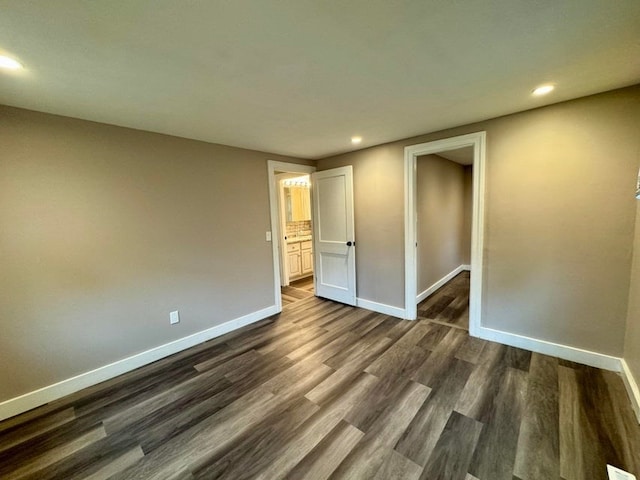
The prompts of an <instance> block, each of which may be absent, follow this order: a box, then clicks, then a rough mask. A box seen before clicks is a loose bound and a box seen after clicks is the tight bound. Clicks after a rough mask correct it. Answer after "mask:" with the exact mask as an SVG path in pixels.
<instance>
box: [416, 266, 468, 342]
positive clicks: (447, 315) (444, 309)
mask: <svg viewBox="0 0 640 480" xmlns="http://www.w3.org/2000/svg"><path fill="white" fill-rule="evenodd" d="M469 285H470V275H469V272H461V273H459V274H458V275H456V276H455V277H454V278H453V279H451V280H450V281H449V282H448V283H446V284H445V285H443V286H442V287H440V288H439V289H438V290H436V291H435V292H434V293H432V294H431V295H430V296H429V297H427V298H426V299H425V300H423V301H422V302H420V304H419V305H418V317H419V318H426V319H429V320H433V321H434V322H438V323H442V324H445V325H450V326H454V327H456V328H462V329H465V330H469Z"/></svg>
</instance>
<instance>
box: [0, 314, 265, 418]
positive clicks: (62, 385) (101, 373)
mask: <svg viewBox="0 0 640 480" xmlns="http://www.w3.org/2000/svg"><path fill="white" fill-rule="evenodd" d="M276 313H278V309H277V307H276V306H275V305H272V306H270V307H267V308H263V309H261V310H258V311H255V312H252V313H249V314H247V315H243V316H242V317H238V318H235V319H233V320H230V321H228V322H225V323H221V324H220V325H216V326H214V327H211V328H208V329H206V330H202V331H201V332H197V333H194V334H192V335H189V336H186V337H183V338H180V339H178V340H174V341H173V342H169V343H165V344H164V345H160V346H158V347H155V348H152V349H150V350H146V351H144V352H141V353H137V354H135V355H132V356H130V357H127V358H123V359H122V360H118V361H117V362H113V363H110V364H108V365H105V366H103V367H99V368H96V369H95V370H91V371H89V372H85V373H81V374H80V375H77V376H75V377H72V378H68V379H66V380H63V381H61V382H58V383H55V384H53V385H49V386H47V387H43V388H40V389H38V390H34V391H33V392H29V393H25V394H24V395H20V396H19V397H15V398H11V399H9V400H5V401H4V402H2V403H0V420H4V419H6V418H9V417H13V416H15V415H18V414H20V413H23V412H26V411H28V410H31V409H33V408H36V407H39V406H41V405H44V404H46V403H49V402H52V401H54V400H57V399H59V398H62V397H64V396H65V395H69V394H71V393H74V392H77V391H79V390H82V389H83V388H87V387H91V386H93V385H97V384H98V383H100V382H104V381H105V380H109V379H111V378H113V377H117V376H118V375H122V374H123V373H127V372H130V371H132V370H135V369H136V368H139V367H142V366H144V365H147V364H149V363H152V362H155V361H157V360H160V359H161V358H164V357H168V356H169V355H173V354H174V353H178V352H181V351H182V350H186V349H187V348H190V347H193V346H195V345H198V344H200V343H202V342H206V341H207V340H211V339H212V338H215V337H219V336H220V335H224V334H225V333H229V332H231V331H233V330H236V329H238V328H241V327H244V326H245V325H249V324H251V323H254V322H257V321H259V320H262V319H265V318H267V317H270V316H271V315H275V314H276Z"/></svg>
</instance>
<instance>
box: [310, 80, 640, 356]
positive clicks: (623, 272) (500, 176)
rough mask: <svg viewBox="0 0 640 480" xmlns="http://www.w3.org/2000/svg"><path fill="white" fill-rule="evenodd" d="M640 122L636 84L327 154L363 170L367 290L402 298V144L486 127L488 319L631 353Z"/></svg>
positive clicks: (361, 245) (376, 296)
mask: <svg viewBox="0 0 640 480" xmlns="http://www.w3.org/2000/svg"><path fill="white" fill-rule="evenodd" d="M639 125H640V86H634V87H629V88H625V89H620V90H614V91H611V92H606V93H603V94H599V95H594V96H590V97H585V98H581V99H577V100H572V101H569V102H564V103H559V104H556V105H551V106H548V107H544V108H539V109H535V110H529V111H526V112H522V113H518V114H514V115H509V116H505V117H500V118H496V119H493V120H488V121H485V122H480V123H476V124H472V125H466V126H462V127H458V128H453V129H449V130H446V131H441V132H436V133H432V134H428V135H422V136H419V137H413V138H410V139H406V140H402V141H398V142H394V143H390V144H385V145H381V146H378V147H372V148H368V149H364V150H361V151H357V152H352V153H348V154H343V155H339V156H335V157H330V158H326V159H321V160H319V161H318V168H319V169H320V170H323V169H327V168H332V167H337V166H342V165H353V167H354V183H355V185H354V189H355V192H356V196H355V202H356V204H355V211H356V235H357V237H358V256H357V274H358V296H359V297H361V298H366V299H368V300H372V301H377V302H381V303H387V304H390V305H393V306H396V307H403V306H404V282H403V281H402V278H403V275H404V264H403V242H404V238H403V237H404V230H403V224H404V223H403V222H404V220H403V217H404V202H403V192H404V189H403V168H404V154H403V149H404V147H405V146H407V145H415V144H418V143H423V142H428V141H431V140H437V139H442V138H448V137H452V136H456V135H461V134H465V133H471V132H477V131H486V132H487V159H486V161H487V164H486V195H485V208H486V211H485V213H486V217H485V245H484V260H485V263H484V271H483V272H482V276H483V285H484V298H483V315H482V319H483V325H484V326H486V327H490V328H495V329H498V330H503V331H507V332H511V333H516V334H520V335H525V336H528V337H533V338H537V339H542V340H547V341H551V342H556V343H560V344H564V345H569V346H574V347H579V348H583V349H587V350H592V351H596V352H600V353H604V354H609V355H614V356H621V355H622V351H623V343H624V330H625V319H626V316H627V299H628V292H629V276H630V264H631V252H632V245H633V229H634V221H635V220H634V219H635V204H634V203H632V202H631V203H630V202H629V198H630V196H633V192H634V187H635V177H636V174H637V163H638V152H639V151H640V135H638V126H639ZM363 279H364V280H363Z"/></svg>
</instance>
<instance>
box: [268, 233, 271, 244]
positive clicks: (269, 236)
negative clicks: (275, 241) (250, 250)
mask: <svg viewBox="0 0 640 480" xmlns="http://www.w3.org/2000/svg"><path fill="white" fill-rule="evenodd" d="M270 241H271V232H267V242H270Z"/></svg>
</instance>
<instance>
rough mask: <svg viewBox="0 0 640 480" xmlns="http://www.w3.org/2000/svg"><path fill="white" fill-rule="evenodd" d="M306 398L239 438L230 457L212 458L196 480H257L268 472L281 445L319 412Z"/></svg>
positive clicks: (202, 466)
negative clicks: (254, 478)
mask: <svg viewBox="0 0 640 480" xmlns="http://www.w3.org/2000/svg"><path fill="white" fill-rule="evenodd" d="M319 408H320V407H319V406H318V405H316V404H314V403H313V402H311V401H309V400H307V399H306V398H304V397H302V398H297V399H295V400H293V401H291V404H290V405H289V406H288V407H287V408H286V409H285V410H283V411H282V412H277V414H276V415H273V416H272V417H273V418H272V417H267V418H265V419H264V420H263V421H262V422H261V423H260V424H258V425H256V426H255V427H254V428H252V429H251V430H249V431H247V432H246V433H245V435H243V436H242V437H240V438H238V439H237V441H236V442H234V443H233V444H232V445H231V446H230V447H229V449H228V451H227V452H226V453H224V454H223V455H220V457H218V458H212V459H211V461H210V462H207V463H204V464H203V465H201V466H200V467H199V468H198V469H196V470H195V471H194V472H193V476H194V478H196V479H198V480H200V479H202V480H210V479H221V478H230V479H243V478H253V477H254V476H255V475H258V474H259V472H260V471H262V470H263V469H264V468H266V467H267V466H268V465H269V464H270V463H271V459H272V458H273V457H274V455H275V451H274V450H277V449H279V448H280V447H279V446H280V443H282V442H283V441H286V439H287V438H289V437H291V436H292V432H293V431H295V430H296V429H297V428H298V427H299V426H300V425H301V424H302V423H304V422H305V421H306V420H308V419H309V418H310V417H311V416H312V415H313V414H314V413H316V412H317V411H318V410H319Z"/></svg>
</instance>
